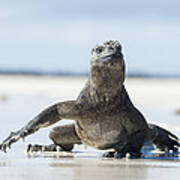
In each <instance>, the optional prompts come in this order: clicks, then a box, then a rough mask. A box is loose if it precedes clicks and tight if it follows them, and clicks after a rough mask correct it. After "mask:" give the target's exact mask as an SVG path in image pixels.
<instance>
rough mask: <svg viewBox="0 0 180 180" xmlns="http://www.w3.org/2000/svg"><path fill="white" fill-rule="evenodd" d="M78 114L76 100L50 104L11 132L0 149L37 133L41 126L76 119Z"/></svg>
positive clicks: (4, 149) (3, 149)
mask: <svg viewBox="0 0 180 180" xmlns="http://www.w3.org/2000/svg"><path fill="white" fill-rule="evenodd" d="M78 114H79V113H78V108H77V107H76V106H75V101H66V102H61V103H57V104H55V105H53V106H50V107H48V108H47V109H45V110H44V111H42V112H41V113H40V114H39V115H37V116H36V117H35V118H33V119H32V120H31V121H30V122H29V123H27V124H26V125H25V126H24V127H23V128H21V129H20V130H18V131H16V132H11V133H10V135H9V136H8V137H7V138H6V139H5V140H4V141H3V142H2V143H1V144H0V150H2V151H4V152H6V149H7V147H8V148H10V147H11V145H12V144H13V143H15V142H17V141H18V140H20V139H24V138H25V137H27V136H28V135H30V134H33V133H35V132H36V131H38V130H39V129H40V128H43V127H47V126H50V125H52V124H54V123H56V122H57V121H59V120H61V119H76V117H77V116H78Z"/></svg>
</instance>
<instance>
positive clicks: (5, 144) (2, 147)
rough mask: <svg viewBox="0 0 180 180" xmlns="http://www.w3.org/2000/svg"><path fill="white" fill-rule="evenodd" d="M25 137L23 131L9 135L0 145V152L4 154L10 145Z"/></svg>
mask: <svg viewBox="0 0 180 180" xmlns="http://www.w3.org/2000/svg"><path fill="white" fill-rule="evenodd" d="M25 135H26V134H25V132H23V131H17V132H11V133H10V135H9V136H8V137H7V138H6V139H5V140H4V141H3V142H2V143H1V144H0V150H2V151H4V152H5V153H6V151H7V148H9V149H10V148H11V145H12V144H13V143H15V142H16V141H18V140H19V139H24V138H25Z"/></svg>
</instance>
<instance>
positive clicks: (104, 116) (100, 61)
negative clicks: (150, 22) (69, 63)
mask: <svg viewBox="0 0 180 180" xmlns="http://www.w3.org/2000/svg"><path fill="white" fill-rule="evenodd" d="M121 49H122V48H121V45H120V44H119V42H118V41H108V42H105V43H104V44H103V45H100V46H96V47H95V48H94V49H93V50H92V52H91V67H90V75H89V78H88V80H87V83H86V84H85V87H84V88H83V90H82V91H81V93H80V95H79V96H78V98H77V99H76V100H75V101H67V102H60V103H58V104H55V105H53V106H51V107H49V108H47V109H45V110H44V111H43V112H41V113H40V114H39V115H38V116H36V117H35V118H34V119H33V120H32V121H30V122H29V123H28V124H27V125H26V126H25V127H23V128H22V129H20V130H19V131H17V132H14V133H11V134H10V135H9V136H8V138H6V139H5V140H4V141H3V142H2V144H1V145H0V149H1V150H3V151H4V152H6V149H7V147H10V146H11V144H13V143H15V142H16V141H18V140H19V139H23V138H25V137H26V136H28V135H30V134H33V133H35V132H36V131H37V130H39V129H40V128H42V127H47V126H50V125H52V124H54V123H56V122H57V121H60V120H61V119H74V120H75V121H76V123H75V124H70V125H66V126H59V127H56V128H54V129H53V130H52V131H51V132H50V138H51V139H52V141H53V142H54V144H55V145H57V146H60V147H61V148H62V150H67V151H70V150H71V149H72V148H73V145H74V144H81V143H83V144H86V145H89V146H91V147H94V148H97V149H109V148H113V149H114V150H115V152H109V153H106V154H104V156H105V157H115V158H122V157H124V156H125V155H126V153H130V155H131V156H134V157H140V155H141V154H140V150H141V147H142V146H143V144H144V143H145V142H149V141H151V142H153V143H154V144H155V145H156V146H157V147H158V148H160V149H163V150H164V149H167V150H170V149H171V150H173V151H175V150H177V147H178V146H180V144H179V140H178V138H177V137H176V136H175V135H173V134H172V133H170V132H169V131H167V130H165V129H163V128H161V127H158V126H156V125H153V124H148V123H147V122H146V120H145V118H144V116H143V115H142V114H141V113H140V111H139V110H138V109H136V108H135V106H134V105H133V104H132V102H131V100H130V98H129V96H128V93H127V91H126V89H125V86H124V80H125V62H124V59H123V55H122V52H121ZM38 147H39V148H40V149H43V148H42V146H38V145H35V146H34V147H33V146H29V148H28V150H31V149H32V150H33V148H34V149H36V150H37V149H38ZM48 148H49V149H51V148H52V149H55V146H54V145H52V146H47V148H46V146H45V148H44V149H48Z"/></svg>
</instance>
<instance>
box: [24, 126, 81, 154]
mask: <svg viewBox="0 0 180 180" xmlns="http://www.w3.org/2000/svg"><path fill="white" fill-rule="evenodd" d="M49 137H50V139H51V140H52V141H53V143H54V144H51V145H37V144H36V145H31V144H30V145H29V146H28V149H27V151H28V152H37V151H71V150H72V149H73V146H74V144H81V140H80V138H79V137H78V135H77V134H76V131H75V125H74V124H68V125H64V126H57V127H54V128H53V129H52V131H51V132H50V134H49Z"/></svg>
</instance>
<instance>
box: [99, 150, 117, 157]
mask: <svg viewBox="0 0 180 180" xmlns="http://www.w3.org/2000/svg"><path fill="white" fill-rule="evenodd" d="M114 153H115V151H109V152H105V153H104V154H103V155H102V157H104V158H113V157H114Z"/></svg>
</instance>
